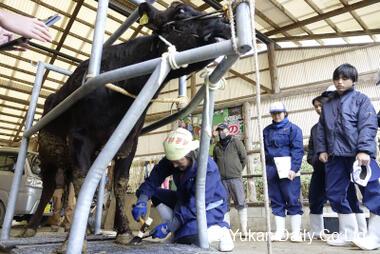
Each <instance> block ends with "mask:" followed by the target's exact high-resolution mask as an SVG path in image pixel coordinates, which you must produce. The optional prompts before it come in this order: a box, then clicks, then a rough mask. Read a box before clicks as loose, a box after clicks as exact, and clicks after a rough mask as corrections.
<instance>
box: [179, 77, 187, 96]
mask: <svg viewBox="0 0 380 254" xmlns="http://www.w3.org/2000/svg"><path fill="white" fill-rule="evenodd" d="M186 92H187V87H186V75H184V76H181V77H179V79H178V97H186Z"/></svg>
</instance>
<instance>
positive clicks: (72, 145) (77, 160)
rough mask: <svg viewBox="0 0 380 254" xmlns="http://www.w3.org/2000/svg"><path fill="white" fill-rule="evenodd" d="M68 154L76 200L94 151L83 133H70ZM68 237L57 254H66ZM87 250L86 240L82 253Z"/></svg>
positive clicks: (91, 142) (93, 147) (92, 143)
mask: <svg viewBox="0 0 380 254" xmlns="http://www.w3.org/2000/svg"><path fill="white" fill-rule="evenodd" d="M68 143H69V152H70V158H71V162H72V183H73V185H74V191H75V197H76V198H77V200H78V195H79V191H80V188H81V186H82V184H83V182H84V179H85V177H86V175H87V172H88V169H89V168H90V166H91V162H92V158H93V155H94V153H95V150H96V145H95V143H94V141H93V140H91V139H90V137H88V136H87V135H85V131H80V130H77V131H72V132H70V135H69V136H68ZM67 243H68V235H67V237H66V240H65V241H64V242H63V244H62V246H61V247H59V249H57V250H56V252H57V253H66V251H67ZM86 249H87V240H86V236H85V240H84V242H83V247H82V253H85V252H86Z"/></svg>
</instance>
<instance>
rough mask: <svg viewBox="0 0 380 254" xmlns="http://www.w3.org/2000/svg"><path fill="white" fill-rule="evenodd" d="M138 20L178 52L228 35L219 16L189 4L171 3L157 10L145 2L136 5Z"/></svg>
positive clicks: (226, 24) (228, 36) (224, 23)
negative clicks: (206, 12) (161, 9)
mask: <svg viewBox="0 0 380 254" xmlns="http://www.w3.org/2000/svg"><path fill="white" fill-rule="evenodd" d="M139 14H140V23H141V24H144V25H146V26H147V27H149V28H150V29H152V30H153V32H154V33H155V34H159V35H161V36H163V37H164V38H165V39H167V40H168V41H169V42H170V43H172V44H174V45H175V46H176V47H177V49H178V50H179V51H181V50H186V49H189V48H194V47H196V46H202V45H205V44H210V43H214V42H217V41H218V40H219V39H229V38H230V37H231V33H230V26H229V24H228V22H227V21H226V20H225V19H224V18H223V17H221V16H204V15H205V13H204V12H200V11H197V10H195V9H193V8H192V7H190V6H189V5H186V4H183V3H180V2H173V3H172V4H171V5H170V6H169V8H167V9H166V10H164V11H159V10H157V9H156V8H154V7H153V6H152V5H150V4H148V3H142V4H140V6H139Z"/></svg>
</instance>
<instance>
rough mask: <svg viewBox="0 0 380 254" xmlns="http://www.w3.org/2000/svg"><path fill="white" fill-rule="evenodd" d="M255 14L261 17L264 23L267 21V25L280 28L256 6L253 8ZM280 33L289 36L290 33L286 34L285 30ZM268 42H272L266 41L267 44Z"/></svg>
mask: <svg viewBox="0 0 380 254" xmlns="http://www.w3.org/2000/svg"><path fill="white" fill-rule="evenodd" d="M255 14H256V15H257V16H258V17H259V18H261V19H262V20H264V21H265V22H266V23H268V24H269V25H271V26H272V27H274V28H275V29H279V28H280V27H279V26H278V25H277V24H276V23H275V22H274V21H272V20H271V19H269V18H268V17H267V16H266V15H264V13H262V12H261V11H260V10H258V9H257V8H256V10H255ZM282 34H283V35H285V36H290V34H288V33H287V32H283V33H282ZM270 43H272V42H269V43H267V45H269V44H270Z"/></svg>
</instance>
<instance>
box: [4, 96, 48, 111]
mask: <svg viewBox="0 0 380 254" xmlns="http://www.w3.org/2000/svg"><path fill="white" fill-rule="evenodd" d="M0 100H5V101H10V102H14V103H18V104H21V105H29V101H27V100H22V99H18V98H15V97H11V96H7V95H3V94H0ZM37 108H41V109H43V108H44V106H43V105H42V104H40V103H37Z"/></svg>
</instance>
